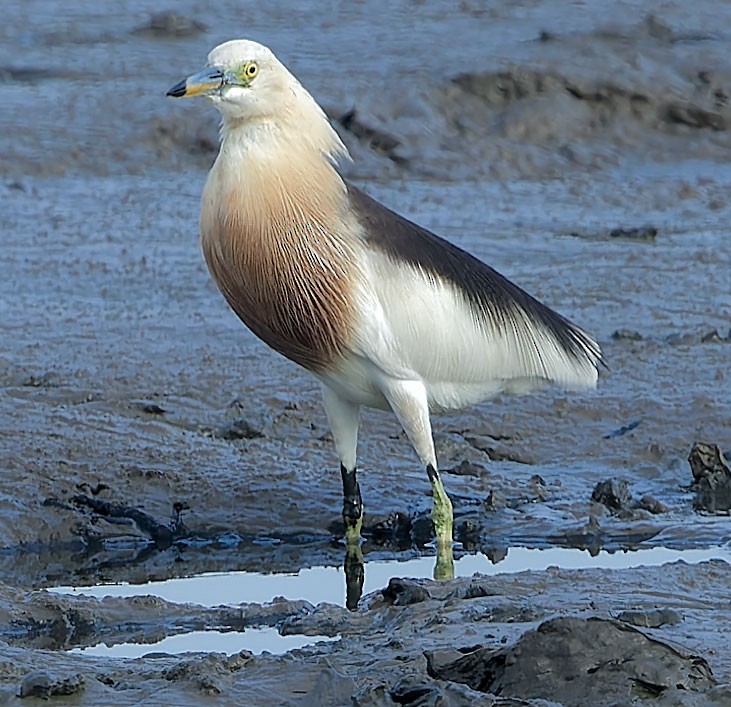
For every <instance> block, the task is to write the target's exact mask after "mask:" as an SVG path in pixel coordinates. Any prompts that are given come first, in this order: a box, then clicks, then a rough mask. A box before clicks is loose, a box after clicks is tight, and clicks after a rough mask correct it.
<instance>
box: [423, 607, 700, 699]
mask: <svg viewBox="0 0 731 707" xmlns="http://www.w3.org/2000/svg"><path fill="white" fill-rule="evenodd" d="M427 671H428V672H429V674H430V675H431V677H433V678H437V679H441V680H453V681H456V682H461V683H465V684H467V685H469V686H470V687H471V688H472V689H474V690H478V691H480V692H489V693H493V694H497V695H500V696H501V697H517V698H522V699H530V698H538V699H546V700H553V701H555V702H559V703H560V704H562V705H564V706H565V707H585V706H586V705H593V706H594V707H608V706H609V705H619V704H634V703H635V702H636V701H637V699H638V698H642V697H649V696H657V695H660V694H663V693H670V694H672V693H673V692H675V691H686V690H688V691H696V692H705V691H707V690H709V689H710V688H711V687H712V686H713V684H714V680H713V677H712V674H711V670H710V668H709V666H708V664H707V663H706V661H705V660H703V658H700V657H698V656H694V655H691V654H689V653H686V652H685V651H684V650H682V649H678V648H675V647H673V646H670V645H668V644H665V643H663V642H661V641H658V640H656V639H653V638H650V637H649V636H646V635H645V634H644V633H642V632H641V631H639V630H638V629H635V628H632V627H631V626H628V625H626V624H623V623H621V622H619V621H614V620H610V619H600V618H591V619H580V618H575V617H561V618H556V619H551V620H550V621H546V622H544V623H543V624H541V625H540V626H539V627H538V628H537V629H535V630H533V631H528V632H527V633H525V634H523V636H521V638H520V639H518V641H517V642H516V644H515V645H513V646H511V647H509V648H504V649H498V650H494V649H491V648H480V649H478V650H476V651H474V652H472V653H470V654H468V655H466V656H464V657H463V658H459V659H458V660H456V661H454V662H453V663H451V664H448V665H441V666H440V665H437V664H435V663H432V662H430V661H429V656H427Z"/></svg>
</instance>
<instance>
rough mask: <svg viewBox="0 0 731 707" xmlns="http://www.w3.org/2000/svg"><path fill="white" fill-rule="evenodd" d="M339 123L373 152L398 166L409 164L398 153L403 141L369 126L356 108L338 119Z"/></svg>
mask: <svg viewBox="0 0 731 707" xmlns="http://www.w3.org/2000/svg"><path fill="white" fill-rule="evenodd" d="M337 121H338V123H340V125H342V126H343V128H345V130H347V131H348V132H350V133H352V134H353V135H355V137H357V138H358V140H360V141H361V142H364V143H365V144H366V145H368V147H369V148H370V149H371V150H373V151H375V152H380V153H381V154H383V155H385V156H386V157H388V158H389V159H390V160H391V161H392V162H395V163H396V164H401V165H405V164H407V163H408V160H407V159H406V158H405V157H404V156H403V155H400V154H399V153H398V152H397V150H398V148H399V147H400V146H401V141H400V140H399V139H398V138H396V137H394V136H393V135H389V134H388V133H387V132H385V131H384V130H381V129H379V128H375V127H372V126H370V125H367V124H366V123H365V122H363V121H362V120H361V118H360V117H359V116H358V113H357V111H356V109H355V108H351V109H350V110H349V111H346V112H345V113H343V114H342V115H341V116H340V117H338V118H337Z"/></svg>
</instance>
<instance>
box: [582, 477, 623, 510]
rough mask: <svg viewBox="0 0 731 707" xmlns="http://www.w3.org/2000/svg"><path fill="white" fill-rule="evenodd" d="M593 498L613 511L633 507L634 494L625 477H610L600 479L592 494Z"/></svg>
mask: <svg viewBox="0 0 731 707" xmlns="http://www.w3.org/2000/svg"><path fill="white" fill-rule="evenodd" d="M591 500H592V501H594V502H595V503H601V504H602V505H603V506H605V507H606V508H608V509H609V510H610V511H611V512H612V513H621V512H623V511H625V512H626V511H629V510H630V509H631V507H632V494H631V493H630V490H629V484H628V483H627V482H626V481H624V479H608V480H607V481H600V482H599V483H598V484H597V485H596V486H595V487H594V491H593V492H592V494H591Z"/></svg>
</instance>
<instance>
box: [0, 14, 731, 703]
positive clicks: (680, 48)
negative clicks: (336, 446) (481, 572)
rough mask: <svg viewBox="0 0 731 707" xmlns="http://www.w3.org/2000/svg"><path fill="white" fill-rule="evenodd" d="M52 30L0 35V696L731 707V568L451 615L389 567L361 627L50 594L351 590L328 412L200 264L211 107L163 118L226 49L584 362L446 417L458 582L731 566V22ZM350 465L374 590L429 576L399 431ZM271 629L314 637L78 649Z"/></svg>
mask: <svg viewBox="0 0 731 707" xmlns="http://www.w3.org/2000/svg"><path fill="white" fill-rule="evenodd" d="M67 5H68V4H67V3H61V2H59V3H54V2H50V3H49V2H43V3H41V2H40V0H39V1H38V2H30V3H27V2H26V3H21V2H10V3H6V5H5V6H4V17H5V21H4V24H3V26H2V27H0V38H1V39H2V41H0V94H1V95H2V99H3V105H4V107H5V109H6V110H4V111H3V113H2V115H0V128H1V129H0V156H1V159H0V194H1V195H2V203H3V206H4V208H3V209H2V211H1V212H0V232H1V233H2V247H1V248H0V312H1V313H2V320H1V321H2V335H1V336H0V420H2V424H0V471H1V472H2V473H1V474H0V581H1V582H2V583H1V584H0V694H1V695H2V700H3V701H4V702H6V703H13V702H15V701H16V700H19V699H21V697H19V696H23V699H25V698H28V699H29V700H30V702H31V703H32V701H33V699H34V697H33V696H35V697H36V698H42V697H49V698H51V699H52V700H53V701H54V702H55V703H58V704H77V705H81V704H83V705H97V704H100V703H109V704H120V705H121V704H140V703H143V704H180V705H187V704H191V705H193V704H198V703H200V701H201V699H206V700H210V701H211V702H212V703H215V702H218V703H220V704H237V703H241V704H262V705H267V704H273V705H279V704H303V705H307V704H310V705H320V704H333V705H340V704H351V703H355V704H360V705H390V704H413V705H430V704H437V703H438V702H439V700H443V701H444V702H445V703H447V704H485V705H492V704H495V705H499V704H504V705H522V704H527V705H531V704H532V705H539V704H541V705H545V704H563V705H567V706H568V705H579V704H586V703H587V702H586V697H585V696H586V695H590V696H591V700H590V703H591V704H594V705H604V704H606V705H609V704H612V705H615V704H632V703H634V702H636V703H638V704H644V703H647V704H658V705H665V704H667V705H706V704H719V705H724V704H729V703H731V693H730V692H729V689H730V688H729V685H730V684H731V651H729V650H728V644H729V638H730V637H729V633H728V629H727V628H726V627H728V626H731V617H730V616H729V612H731V607H730V606H729V603H728V586H729V580H730V577H729V565H728V563H727V562H723V561H720V560H716V561H708V562H702V563H698V564H685V563H674V564H669V565H664V566H662V567H644V568H634V569H585V570H568V569H560V568H554V569H548V570H545V569H544V570H540V571H530V572H524V573H518V574H504V575H497V576H490V577H481V576H476V577H474V578H460V579H457V580H454V581H453V582H447V583H434V582H431V581H428V580H418V581H417V580H413V579H409V578H399V576H398V574H399V573H398V567H395V568H394V577H393V578H392V580H391V581H390V582H388V581H384V583H383V586H382V587H380V588H378V589H377V590H375V591H372V592H370V593H369V594H367V595H366V596H365V597H364V598H363V599H362V601H361V603H360V606H359V608H358V609H357V611H355V612H348V611H346V610H345V609H344V608H343V606H342V602H337V603H332V602H320V601H312V602H310V601H304V600H302V599H301V597H297V596H287V597H286V598H281V599H279V600H276V601H263V602H258V601H256V602H251V601H249V602H247V603H245V604H241V603H240V602H235V601H234V602H230V603H227V604H226V605H225V606H221V607H211V606H199V605H196V604H193V603H191V602H190V601H181V602H170V601H165V600H162V599H158V598H148V599H139V598H138V599H130V598H116V597H111V598H106V599H94V598H90V597H84V596H81V595H79V596H76V595H73V596H68V595H59V594H54V593H52V592H48V591H47V589H48V588H52V587H55V586H59V585H74V586H86V585H95V584H99V583H103V582H129V583H134V584H141V585H144V583H145V582H148V581H151V580H161V579H166V578H172V577H186V576H192V575H198V574H201V573H205V572H222V573H227V572H233V571H247V572H255V573H260V574H263V575H266V574H269V573H285V572H290V573H291V572H297V571H299V570H301V569H303V568H308V567H313V566H324V567H338V566H340V565H341V564H342V561H343V557H342V555H343V548H342V547H341V546H340V544H339V543H338V540H337V539H338V537H339V534H340V528H339V525H338V523H339V509H340V501H341V499H340V490H339V477H338V473H337V467H336V460H335V455H334V453H333V451H332V448H331V440H330V439H329V434H328V431H327V424H326V420H325V417H324V413H323V412H322V410H321V407H320V403H319V390H318V387H317V385H316V384H315V383H314V382H313V381H312V380H311V379H310V378H309V377H307V376H306V375H305V374H304V373H302V372H301V371H299V370H297V369H295V368H294V367H293V366H292V365H291V364H289V363H287V362H286V361H284V360H281V359H279V358H277V357H276V356H275V355H274V354H272V353H271V352H270V351H268V350H266V349H265V348H264V347H263V346H262V345H260V344H259V343H258V342H257V341H255V340H254V338H253V337H252V336H251V335H250V334H249V333H248V332H246V331H245V330H243V328H242V327H241V326H240V324H239V323H238V321H237V320H236V319H235V317H234V316H233V315H232V314H231V313H230V312H229V311H228V310H227V308H226V306H225V305H224V303H223V301H222V300H221V298H220V296H219V295H218V293H217V292H216V291H215V288H214V287H213V285H212V284H211V283H210V281H209V278H208V275H207V273H206V272H205V267H204V265H203V263H202V260H201V257H200V254H199V252H198V247H197V242H196V241H197V235H196V221H197V213H198V198H199V194H200V190H201V188H202V184H203V180H204V179H205V173H206V170H207V168H208V166H209V165H210V163H211V161H212V159H213V156H214V154H215V145H216V139H217V138H216V124H215V117H214V114H213V111H212V109H208V108H206V107H205V106H204V105H191V106H186V107H182V108H181V106H180V105H175V106H172V105H170V104H169V103H168V102H166V100H165V99H164V92H165V90H166V89H167V88H168V87H169V86H170V85H171V84H172V83H174V82H175V81H177V80H179V79H180V78H181V77H182V76H184V75H186V74H187V73H189V72H190V71H191V70H192V69H195V68H197V66H198V65H199V64H200V63H201V62H202V61H203V60H204V57H205V55H206V53H207V51H208V50H209V49H210V47H212V46H214V45H215V44H217V43H218V42H220V41H222V40H225V39H229V38H231V37H232V36H249V37H252V38H254V39H258V40H259V41H262V42H264V43H267V44H269V45H270V46H272V47H273V48H274V49H275V51H276V52H277V54H278V55H280V56H281V57H282V58H283V59H284V60H285V61H286V63H288V64H289V65H290V66H291V68H292V69H293V70H294V71H295V72H296V73H297V75H298V76H299V77H300V78H301V79H302V81H303V82H304V83H305V84H306V85H307V87H308V88H309V89H310V90H311V91H312V92H313V94H314V95H315V96H316V97H317V98H318V99H319V100H320V101H321V103H322V104H323V105H324V106H326V107H327V110H328V112H329V114H330V115H331V116H332V118H333V121H334V123H335V124H336V125H337V126H338V127H339V130H340V131H341V132H342V135H343V139H344V140H345V141H346V143H347V144H348V146H349V148H350V150H351V152H352V154H353V157H354V161H353V163H352V164H351V165H346V170H347V172H348V174H349V177H350V178H351V179H353V180H354V181H355V182H356V183H357V184H358V185H359V186H362V187H364V188H365V189H366V190H367V191H369V192H370V193H371V194H373V195H374V196H376V197H378V198H380V199H382V200H383V201H384V202H386V203H387V204H389V205H390V206H393V207H394V208H396V209H397V210H399V211H401V212H402V213H404V214H406V215H408V216H410V217H413V218H414V219H416V220H417V221H419V222H420V223H422V224H424V225H426V226H428V227H430V228H432V229H433V230H435V231H436V232H438V233H441V234H443V235H445V236H446V237H448V238H450V239H452V240H454V241H455V242H457V243H459V244H460V245H462V246H463V247H465V248H468V249H469V250H471V251H472V252H474V253H475V254H476V255H478V256H479V257H481V258H483V259H485V260H487V261H488V262H490V263H491V264H492V265H493V266H494V267H496V268H497V269H498V270H500V271H501V272H503V273H505V274H506V275H508V276H509V277H511V278H512V279H513V280H515V281H516V282H518V283H519V284H521V285H522V286H523V287H525V288H526V289H528V290H529V291H530V292H532V293H534V294H535V295H537V296H538V297H540V298H541V299H543V300H545V301H546V302H548V303H549V304H551V305H552V306H554V307H556V308H557V309H559V310H560V311H562V312H564V313H566V314H567V315H569V316H570V317H571V318H572V319H574V320H576V321H577V322H579V323H581V324H582V325H583V326H585V327H586V328H587V329H589V330H591V331H593V332H594V333H595V334H596V335H597V336H598V338H599V340H600V342H601V344H602V347H603V349H604V351H605V353H606V357H607V361H608V365H609V370H608V371H606V372H604V373H603V375H602V377H601V380H600V385H599V387H598V389H597V391H596V392H592V393H588V394H582V395H568V394H564V393H562V392H560V391H551V392H547V393H545V394H540V395H537V396H533V397H530V398H517V399H504V400H498V401H495V402H494V403H490V404H485V405H482V406H479V407H478V408H475V409H474V410H469V411H466V412H465V413H462V414H458V415H451V416H446V417H443V418H439V419H437V420H436V421H435V434H436V442H437V446H438V454H439V457H440V461H441V466H442V468H443V469H444V470H445V484H446V485H447V487H448V490H449V492H450V494H451V495H452V497H453V499H454V501H455V512H456V529H457V535H458V539H459V541H460V543H461V552H462V553H475V554H478V555H485V556H487V557H488V558H490V560H491V561H493V562H497V563H498V564H497V565H496V566H497V567H499V566H500V564H499V563H500V560H501V558H503V557H504V556H505V554H506V553H508V555H509V552H510V548H515V547H527V548H551V547H563V548H577V552H578V550H579V549H585V550H589V551H591V552H593V553H594V552H598V551H600V550H607V551H610V552H620V551H621V552H623V551H632V550H636V549H648V548H652V547H665V548H674V549H676V550H678V551H685V550H688V549H694V548H695V549H704V548H709V547H724V546H726V548H727V547H728V543H729V540H730V539H731V536H730V533H729V518H728V505H729V503H728V500H729V481H728V463H727V462H726V461H725V459H724V457H723V452H724V451H725V452H726V453H727V457H726V458H728V452H729V450H731V434H730V433H729V430H731V385H729V375H730V373H729V363H730V362H731V286H730V285H729V272H731V246H729V239H728V224H729V222H731V205H730V204H729V199H728V194H729V193H731V192H730V191H729V190H730V188H731V169H730V168H729V166H728V165H729V158H730V157H731V122H730V121H731V113H730V112H729V107H728V101H729V96H731V61H730V60H729V56H731V51H729V50H730V49H731V47H730V46H729V44H730V43H731V35H729V34H728V33H725V32H724V31H723V28H724V27H728V26H731V7H729V6H728V5H727V4H726V3H723V2H720V1H716V2H711V1H704V0H700V1H699V2H694V3H692V4H687V3H686V4H682V6H681V4H678V3H664V2H659V3H657V2H655V3H644V2H640V1H639V0H635V1H628V2H621V3H614V4H612V7H611V8H607V7H606V6H604V5H603V4H598V3H597V4H588V6H577V5H576V4H575V3H570V2H566V3H547V2H545V3H540V2H539V3H535V2H525V3H522V2H516V3H505V4H504V6H503V5H500V6H496V7H490V8H487V9H486V8H483V6H482V4H479V3H462V4H461V5H460V6H459V7H458V8H456V9H455V8H454V7H453V4H449V3H426V4H419V3H411V2H397V3H379V2H375V1H370V2H363V3H356V4H347V5H343V6H342V7H339V8H338V9H334V8H333V9H332V14H326V13H325V11H324V10H322V9H318V10H317V11H314V12H313V11H312V10H311V9H307V8H305V7H304V6H300V5H299V4H297V3H284V4H282V3H277V4H276V7H269V6H261V7H258V8H257V11H256V13H255V14H251V15H250V14H249V11H248V10H244V9H242V8H241V7H240V6H239V4H237V3H231V4H229V3H218V4H216V5H215V6H213V5H211V6H209V7H205V8H203V7H202V6H201V5H200V3H193V2H189V1H187V0H184V1H183V2H180V3H176V8H175V12H174V13H163V14H160V15H154V16H152V15H150V14H149V11H148V10H149V8H148V7H147V6H146V5H144V4H143V3H139V2H130V3H125V4H124V6H119V7H116V6H115V8H111V7H109V8H107V7H104V8H100V7H99V5H98V3H97V4H94V3H91V2H88V3H85V2H78V3H75V4H74V8H73V9H69V8H68V7H67ZM595 5H596V7H595ZM600 5H602V6H601V7H600ZM31 17H32V18H33V20H32V21H29V18H31ZM374 27H377V29H378V31H374ZM451 37H459V38H460V40H459V42H455V41H454V40H453V39H450V38H451ZM375 79H377V80H375ZM696 443H701V446H700V447H695V448H694V445H695V444H696ZM692 450H695V456H693V457H691V458H692V460H693V461H692V463H689V461H688V459H689V456H690V455H691V451H692ZM360 451H361V468H362V470H363V473H362V480H361V485H362V491H363V496H364V501H365V505H366V514H367V519H366V527H365V533H364V534H365V538H366V542H365V545H364V552H365V555H366V560H367V561H376V560H377V561H391V560H397V559H407V558H414V557H418V556H420V555H423V554H425V553H427V554H428V552H429V547H428V542H429V540H430V528H429V524H428V509H429V508H430V499H429V498H428V497H427V496H426V493H427V490H428V483H427V480H426V478H425V476H424V474H423V472H422V471H421V470H420V469H419V468H418V464H417V463H416V461H415V460H414V459H413V458H412V456H411V451H410V449H409V446H408V445H407V444H406V442H405V440H404V439H402V436H401V433H400V430H399V429H398V427H397V426H396V423H395V422H394V420H393V419H391V418H390V417H387V416H381V415H379V414H376V413H372V414H371V413H369V414H367V415H366V416H365V419H364V424H363V433H362V445H361V450H360ZM724 469H725V471H724ZM366 573H368V565H366ZM242 595H245V592H242ZM269 599H271V600H274V599H275V596H274V595H272V596H271V597H270V598H269ZM256 627H259V628H261V627H265V628H270V629H274V630H276V631H278V632H279V633H282V634H288V635H294V636H301V637H304V638H307V637H312V639H313V640H314V641H316V642H315V643H313V644H312V645H308V646H306V647H303V648H299V649H294V650H291V651H288V652H286V653H284V654H282V655H272V654H261V655H255V654H253V653H249V652H247V651H243V652H238V651H234V652H233V653H231V654H230V655H229V654H227V651H228V652H230V650H229V649H227V648H225V649H224V651H223V652H219V653H217V652H216V650H215V649H216V647H215V644H214V645H213V646H211V644H210V642H209V643H206V644H205V645H206V652H204V653H198V654H195V655H193V654H186V655H172V654H161V653H159V652H156V653H153V654H152V655H147V656H146V657H142V658H137V659H121V658H109V657H100V656H93V655H90V654H88V653H80V652H73V649H83V648H87V647H90V646H93V645H95V644H99V643H100V642H102V641H105V642H107V643H109V644H112V645H119V644H123V643H134V642H138V643H140V644H149V645H151V646H154V644H155V643H156V642H157V641H159V640H160V639H162V638H165V637H166V636H175V635H181V634H185V633H190V632H195V631H204V630H213V629H215V630H218V631H220V632H221V634H225V635H226V636H228V635H230V634H233V633H236V632H240V633H241V637H242V640H243V641H244V643H243V644H242V645H245V644H246V643H245V642H246V640H247V634H246V630H247V629H248V630H249V632H250V634H249V635H251V630H252V629H253V628H256ZM326 638H327V639H329V640H327V641H325V640H324V639H326ZM317 641H321V642H317ZM221 645H222V647H223V646H224V641H223V639H221ZM229 645H230V644H229V643H228V642H226V643H225V646H229ZM152 650H154V648H153V649H152ZM582 695H583V696H584V697H582ZM582 699H583V700H584V701H583V702H582V701H581V700H582ZM546 701H548V702H546ZM633 701H634V702H633Z"/></svg>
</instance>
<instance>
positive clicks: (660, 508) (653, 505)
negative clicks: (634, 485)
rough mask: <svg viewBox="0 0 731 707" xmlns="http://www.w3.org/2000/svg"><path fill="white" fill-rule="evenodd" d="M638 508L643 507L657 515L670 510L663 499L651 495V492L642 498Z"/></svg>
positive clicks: (644, 509)
mask: <svg viewBox="0 0 731 707" xmlns="http://www.w3.org/2000/svg"><path fill="white" fill-rule="evenodd" d="M637 508H641V509H642V510H643V511H648V512H649V513H653V514H655V515H659V514H660V513H667V512H668V510H670V509H669V508H668V507H667V506H666V505H665V504H664V503H663V502H662V501H658V500H657V499H656V498H655V497H654V496H650V495H649V494H648V495H645V496H643V497H642V498H641V499H640V501H639V503H638V504H637Z"/></svg>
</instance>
